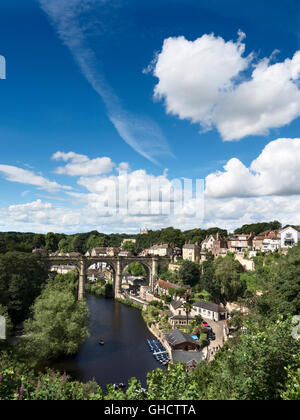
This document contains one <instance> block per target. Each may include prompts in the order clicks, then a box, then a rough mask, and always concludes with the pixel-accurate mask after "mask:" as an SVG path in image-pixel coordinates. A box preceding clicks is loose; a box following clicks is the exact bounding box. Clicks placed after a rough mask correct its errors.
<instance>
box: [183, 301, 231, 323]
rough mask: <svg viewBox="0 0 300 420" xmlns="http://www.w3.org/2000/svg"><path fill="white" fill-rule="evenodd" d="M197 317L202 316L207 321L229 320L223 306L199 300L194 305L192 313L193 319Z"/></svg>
mask: <svg viewBox="0 0 300 420" xmlns="http://www.w3.org/2000/svg"><path fill="white" fill-rule="evenodd" d="M196 315H200V316H202V318H205V319H211V320H212V321H220V320H224V319H226V318H227V311H226V309H225V308H224V307H223V306H222V305H217V304H215V303H209V302H204V301H200V300H198V301H197V302H195V303H194V304H193V309H192V312H191V316H192V317H195V316H196Z"/></svg>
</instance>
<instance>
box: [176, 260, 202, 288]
mask: <svg viewBox="0 0 300 420" xmlns="http://www.w3.org/2000/svg"><path fill="white" fill-rule="evenodd" d="M178 278H179V280H180V281H181V282H182V283H183V284H185V285H190V286H195V285H196V284H197V283H199V281H200V268H199V265H198V264H196V263H194V262H192V261H187V260H185V261H183V263H182V264H181V266H180V269H179V271H178Z"/></svg>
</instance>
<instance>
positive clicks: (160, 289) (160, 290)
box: [154, 280, 191, 296]
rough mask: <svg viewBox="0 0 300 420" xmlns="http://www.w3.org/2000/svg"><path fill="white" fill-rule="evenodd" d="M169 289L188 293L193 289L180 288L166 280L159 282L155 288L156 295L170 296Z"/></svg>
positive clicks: (188, 287) (187, 287)
mask: <svg viewBox="0 0 300 420" xmlns="http://www.w3.org/2000/svg"><path fill="white" fill-rule="evenodd" d="M169 289H175V290H176V289H177V290H179V289H186V291H187V293H189V292H190V290H191V287H190V286H179V285H178V284H175V283H170V282H169V281H165V280H158V281H157V282H156V284H155V287H154V293H156V294H157V295H159V296H163V295H165V296H170V294H169Z"/></svg>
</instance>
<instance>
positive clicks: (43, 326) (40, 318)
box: [19, 272, 89, 364]
mask: <svg viewBox="0 0 300 420" xmlns="http://www.w3.org/2000/svg"><path fill="white" fill-rule="evenodd" d="M76 283H77V273H76V272H74V273H69V274H66V275H64V276H57V277H55V278H54V279H53V280H51V281H49V282H48V283H47V285H46V287H45V288H44V289H43V291H42V293H41V295H40V296H39V297H38V298H37V299H36V301H35V303H34V305H33V308H32V317H31V318H30V319H28V320H27V321H26V322H25V329H24V338H23V339H22V341H21V343H20V346H19V347H20V354H21V356H22V357H26V359H30V360H32V361H33V362H34V363H36V364H37V363H39V362H43V361H47V360H50V359H55V358H57V357H58V356H60V355H72V354H75V353H76V352H77V351H78V348H79V346H80V345H81V344H83V343H84V342H85V340H86V339H87V337H88V335H89V329H88V308H87V304H86V303H85V302H84V301H78V300H77V287H76Z"/></svg>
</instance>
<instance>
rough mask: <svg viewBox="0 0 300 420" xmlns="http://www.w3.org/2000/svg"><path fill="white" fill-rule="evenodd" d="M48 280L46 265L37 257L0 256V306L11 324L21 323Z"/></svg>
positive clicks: (27, 255) (28, 255)
mask: <svg viewBox="0 0 300 420" xmlns="http://www.w3.org/2000/svg"><path fill="white" fill-rule="evenodd" d="M47 277H48V268H47V261H46V260H45V259H44V258H43V257H42V256H40V255H36V254H34V255H33V254H25V253H21V252H9V253H7V254H5V255H0V304H1V305H3V306H5V307H6V308H7V310H8V314H9V316H10V318H11V320H12V322H13V323H14V324H18V323H19V322H22V321H24V320H25V319H26V318H27V317H28V315H29V309H30V307H31V305H32V304H33V302H34V300H35V299H36V298H37V297H38V296H39V294H40V292H41V288H42V286H43V284H45V281H46V279H47Z"/></svg>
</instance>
